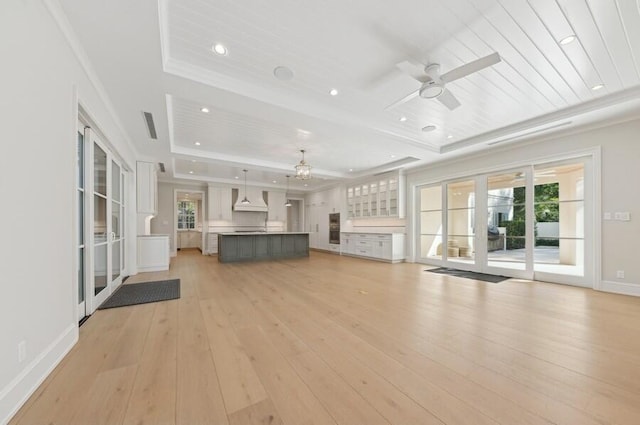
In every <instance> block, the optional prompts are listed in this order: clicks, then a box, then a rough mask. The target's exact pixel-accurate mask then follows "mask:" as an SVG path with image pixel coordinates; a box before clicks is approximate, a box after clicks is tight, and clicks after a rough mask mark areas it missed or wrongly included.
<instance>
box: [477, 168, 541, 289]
mask: <svg viewBox="0 0 640 425" xmlns="http://www.w3.org/2000/svg"><path fill="white" fill-rule="evenodd" d="M530 171H531V170H530V168H529V167H527V168H525V169H521V170H515V171H509V172H501V173H496V174H490V175H488V176H483V177H482V178H483V179H486V188H487V189H486V202H487V215H486V217H483V222H484V223H487V229H486V232H485V234H486V237H485V241H486V244H485V246H486V248H485V253H486V255H485V257H486V262H485V263H484V267H483V271H484V272H487V273H494V274H504V275H508V276H517V277H522V278H531V277H532V272H531V267H530V262H531V261H530V260H531V258H530V257H531V255H530V249H529V245H530V242H529V240H530V232H531V217H530V212H529V211H528V207H527V199H528V198H529V196H528V190H527V187H528V184H527V179H528V178H529V176H530V174H531V172H530Z"/></svg>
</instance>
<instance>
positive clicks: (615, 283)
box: [407, 121, 640, 295]
mask: <svg viewBox="0 0 640 425" xmlns="http://www.w3.org/2000/svg"><path fill="white" fill-rule="evenodd" d="M639 133H640V121H631V122H627V123H622V124H616V125H613V126H610V127H605V128H599V129H593V130H589V131H585V132H582V133H574V134H567V135H564V136H558V137H556V138H553V139H550V140H537V141H533V142H530V143H526V144H522V145H516V146H513V147H509V146H505V147H501V148H500V149H494V150H492V151H489V152H485V153H482V154H474V155H470V156H467V157H464V158H460V159H457V160H455V161H447V162H442V163H439V164H432V165H430V166H429V167H425V168H423V169H420V170H413V171H412V172H410V173H409V174H408V175H407V191H408V192H407V193H408V196H407V199H408V200H409V205H408V209H407V217H408V225H409V232H408V233H409V235H412V234H413V229H414V228H415V227H414V222H413V218H414V217H415V212H414V206H413V202H412V198H411V197H412V193H413V188H414V187H415V186H416V185H419V184H424V183H431V182H437V181H441V180H443V179H447V178H452V177H459V176H465V175H473V174H479V173H483V172H486V171H487V170H490V169H492V168H493V169H496V168H508V167H510V166H512V165H514V164H522V163H523V161H527V162H529V163H535V162H538V161H544V160H551V159H552V158H555V157H564V156H569V155H571V154H573V153H577V152H581V151H585V150H593V149H598V148H601V164H600V165H601V167H600V170H601V191H600V192H599V193H596V202H597V197H599V196H601V201H602V202H601V206H602V212H607V211H608V212H625V211H627V212H630V213H631V221H628V222H622V221H601V220H600V219H599V218H596V220H595V222H596V227H598V226H601V231H602V246H601V256H602V262H601V266H602V267H601V269H602V270H601V279H602V281H603V282H602V289H605V290H611V291H616V292H624V293H632V294H636V295H640V263H639V262H638V261H637V252H638V248H637V245H638V244H637V239H638V235H640V195H639V194H638V191H637V190H636V189H635V186H634V185H635V182H638V181H640V167H638V164H640V144H639V143H638V141H637V135H638V134H639ZM596 168H597V167H596ZM596 179H597V176H596ZM595 230H596V231H597V230H599V229H595ZM409 245H410V246H409V248H410V251H409V255H410V256H411V255H412V253H413V246H412V244H411V243H410V244H409ZM616 270H624V271H625V276H626V277H625V279H616ZM599 280H600V276H596V277H595V282H593V283H594V286H596V287H598V284H599V282H598V281H599Z"/></svg>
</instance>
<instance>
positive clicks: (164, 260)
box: [138, 235, 170, 272]
mask: <svg viewBox="0 0 640 425" xmlns="http://www.w3.org/2000/svg"><path fill="white" fill-rule="evenodd" d="M169 262H170V258H169V236H168V235H143V236H138V271H139V272H157V271H163V270H169Z"/></svg>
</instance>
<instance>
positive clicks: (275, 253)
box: [218, 232, 309, 263]
mask: <svg viewBox="0 0 640 425" xmlns="http://www.w3.org/2000/svg"><path fill="white" fill-rule="evenodd" d="M308 256H309V234H308V233H293V232H282V233H281V232H278V233H259V232H256V233H220V234H219V235H218V261H219V262H221V263H232V262H237V261H262V260H279V259H284V258H296V257H308Z"/></svg>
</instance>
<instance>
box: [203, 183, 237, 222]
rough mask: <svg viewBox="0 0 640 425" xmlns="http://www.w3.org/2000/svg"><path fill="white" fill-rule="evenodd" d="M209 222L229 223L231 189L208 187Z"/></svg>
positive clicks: (230, 217)
mask: <svg viewBox="0 0 640 425" xmlns="http://www.w3.org/2000/svg"><path fill="white" fill-rule="evenodd" d="M208 195H209V196H208V200H209V208H208V212H209V214H208V218H209V220H224V221H231V220H232V219H233V218H232V216H231V188H230V187H215V186H209V193H208Z"/></svg>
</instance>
